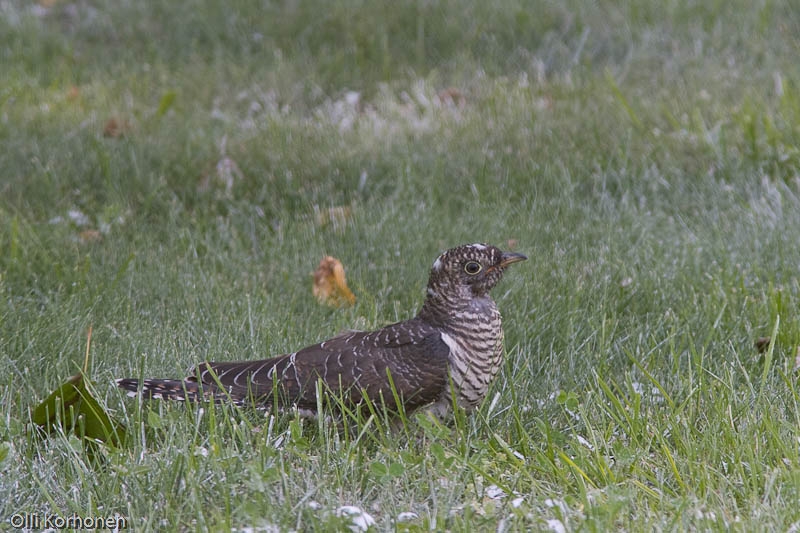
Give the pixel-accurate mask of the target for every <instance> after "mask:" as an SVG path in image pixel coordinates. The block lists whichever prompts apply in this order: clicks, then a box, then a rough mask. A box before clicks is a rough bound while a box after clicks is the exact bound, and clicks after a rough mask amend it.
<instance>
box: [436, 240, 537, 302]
mask: <svg viewBox="0 0 800 533" xmlns="http://www.w3.org/2000/svg"><path fill="white" fill-rule="evenodd" d="M526 259H527V257H525V256H524V255H522V254H518V253H514V252H504V251H502V250H500V249H499V248H497V247H495V246H491V245H488V244H465V245H463V246H459V247H457V248H451V249H450V250H447V251H446V252H444V253H442V255H440V256H439V257H438V258H437V259H436V261H434V263H433V267H432V268H431V275H430V278H429V280H428V294H427V296H428V298H440V299H445V300H451V299H453V300H455V299H458V300H465V299H466V300H469V299H472V298H476V297H482V296H486V295H487V294H488V293H489V291H490V290H492V289H493V288H494V286H495V285H497V283H498V282H499V281H500V280H501V279H502V278H503V271H504V270H505V268H506V267H507V266H509V265H511V264H513V263H517V262H519V261H525V260H526Z"/></svg>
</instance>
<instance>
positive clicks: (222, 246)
mask: <svg viewBox="0 0 800 533" xmlns="http://www.w3.org/2000/svg"><path fill="white" fill-rule="evenodd" d="M798 36H800V15H799V14H798V10H797V8H796V6H795V5H794V4H793V3H792V2H787V1H784V2H781V1H762V2H741V1H731V2H704V3H693V2H679V1H675V2H595V3H593V4H591V5H586V4H585V3H583V2H562V3H553V2H538V1H537V2H513V1H503V2H497V3H485V2H477V1H475V2H470V1H468V2H458V3H456V2H421V1H420V2H397V3H393V4H385V3H367V2H357V1H335V2H316V1H297V2H266V3H249V4H247V5H244V6H242V5H239V6H235V7H234V6H231V5H229V4H226V3H220V2H215V1H211V0H208V1H205V2H147V3H140V2H102V1H97V2H76V3H68V2H41V3H28V2H16V1H9V2H4V3H2V4H0V62H2V70H3V78H4V81H3V83H2V84H0V143H2V150H0V169H2V175H0V220H2V224H0V250H2V251H3V253H2V254H0V292H2V296H3V297H2V299H0V302H1V303H0V317H1V318H0V320H2V322H0V370H2V375H3V376H5V377H4V378H3V381H4V382H5V384H6V386H5V387H4V391H3V393H2V403H3V405H4V406H6V414H5V416H4V417H3V421H2V422H1V423H0V435H2V437H3V441H4V444H3V446H4V448H3V450H5V453H4V454H3V455H4V458H3V459H2V461H3V462H4V468H6V470H7V472H8V475H7V476H5V477H4V478H3V482H2V483H0V486H2V491H3V493H4V496H7V497H5V498H3V500H4V501H6V502H7V503H5V504H0V505H3V507H2V511H3V512H2V513H0V514H2V515H3V516H7V515H10V514H12V513H13V512H16V511H19V510H23V511H25V510H27V511H30V512H33V511H42V512H44V511H49V512H62V513H66V512H67V511H73V510H75V511H79V512H83V513H90V512H99V511H104V510H112V511H114V512H120V513H121V514H124V515H126V516H129V517H131V519H132V520H133V523H134V524H135V525H136V526H138V527H140V528H142V529H148V528H160V527H171V528H181V529H206V528H210V529H219V528H222V527H231V528H240V527H245V526H248V525H253V524H256V525H259V524H260V525H263V526H265V527H266V526H267V525H275V526H276V527H278V528H279V529H287V528H295V529H306V528H315V527H316V528H335V527H340V526H341V523H340V522H337V520H339V519H338V518H336V515H335V509H337V508H338V507H339V506H341V505H344V504H353V505H357V506H359V507H361V508H362V509H364V510H366V511H368V512H370V513H372V514H373V515H375V517H376V519H377V521H378V524H377V526H378V527H379V528H380V529H390V528H392V527H397V528H398V529H403V528H405V529H411V530H414V528H417V529H429V528H432V529H442V528H447V529H454V530H460V529H473V528H479V529H482V528H491V529H496V528H513V529H527V528H548V527H557V526H556V525H555V524H554V523H553V522H551V521H552V520H558V521H560V522H561V523H562V525H565V527H567V528H568V529H572V528H579V527H587V528H594V529H606V528H608V527H622V528H623V529H638V528H641V527H647V528H650V527H658V528H670V529H683V528H689V529H694V528H704V529H706V528H707V529H727V528H729V527H741V528H743V529H751V528H760V527H776V528H781V529H786V528H790V527H796V526H793V524H797V523H798V520H800V511H798V510H797V509H796V507H797V506H796V501H797V491H798V487H800V483H799V481H800V476H798V473H800V469H798V458H797V446H796V445H797V438H798V436H800V435H798V431H797V423H798V409H797V393H796V390H795V386H796V376H795V371H794V366H795V355H796V350H797V346H798V344H800V330H799V329H798V322H797V319H796V318H795V316H794V315H795V309H796V308H797V303H798V276H797V267H798V264H799V263H800V260H799V259H798V258H800V253H799V252H800V239H798V235H800V233H798V230H800V209H798V208H799V207H800V206H798V203H799V201H798V168H799V167H800V150H799V149H798V146H800V142H798V140H799V139H800V127H798V124H800V95H799V93H798V83H799V82H800V71H798V63H797V57H798V51H800V50H799V49H800V37H798ZM474 241H487V242H492V243H495V244H498V245H500V246H505V247H508V246H515V247H516V249H517V250H519V251H521V252H524V253H526V254H527V255H529V257H530V260H529V261H528V262H527V263H525V264H522V265H519V268H515V269H514V270H513V271H511V272H509V275H508V276H507V279H506V280H505V281H504V282H503V285H501V286H500V287H499V288H498V289H497V291H496V298H497V300H498V302H499V304H500V307H501V309H502V310H503V312H504V316H505V317H506V322H505V323H506V339H507V352H508V364H507V366H506V369H505V372H504V373H503V375H502V376H501V378H500V379H499V381H498V383H497V384H496V386H495V388H494V389H493V391H492V395H494V394H495V393H496V394H498V395H499V396H498V397H497V400H496V402H495V403H494V406H493V407H490V406H488V405H487V406H484V409H483V410H482V412H481V414H480V415H478V416H474V417H472V418H471V419H469V420H468V421H466V422H465V425H461V426H457V427H456V428H455V429H454V430H453V432H452V433H444V434H439V433H437V432H436V431H435V430H433V429H430V428H427V429H425V432H424V434H425V439H429V440H430V441H432V443H431V442H429V440H425V442H424V443H422V444H420V443H417V442H404V443H397V442H395V441H396V440H397V439H392V438H388V439H386V440H380V439H378V440H377V442H373V443H372V444H371V445H370V446H362V443H361V442H357V443H356V444H353V443H350V444H348V443H347V442H344V443H343V442H342V441H341V440H339V437H338V436H337V435H335V434H333V433H326V432H324V431H321V432H316V431H315V430H316V425H315V424H310V425H301V424H298V423H296V422H295V421H293V420H292V419H291V417H284V418H279V419H277V420H276V421H273V422H274V425H272V424H268V423H267V422H265V421H264V420H263V419H262V418H259V417H258V416H256V415H248V414H243V413H239V412H238V411H230V412H229V411H224V418H225V419H226V420H227V419H228V418H230V417H233V419H234V421H233V422H225V423H223V424H219V423H213V422H212V421H207V420H206V419H203V418H202V417H200V418H199V419H195V418H194V415H193V414H192V413H189V414H186V415H184V414H183V410H182V409H181V408H180V406H179V407H178V409H165V408H164V407H163V406H155V407H154V408H153V409H152V410H151V409H150V408H144V409H143V410H140V409H139V407H138V404H136V403H135V402H123V401H122V400H121V398H120V395H119V393H118V392H117V391H116V390H114V389H113V388H112V386H111V383H112V379H113V378H115V377H121V376H127V375H131V376H138V375H148V376H149V375H179V373H181V372H183V371H184V370H185V368H186V367H188V366H189V365H191V364H192V363H194V362H197V361H200V360H203V359H207V358H214V359H240V358H255V357H263V356H266V355H270V354H277V353H285V352H287V351H292V350H294V349H296V348H298V347H300V346H302V345H304V344H308V343H312V342H316V341H318V340H320V339H322V338H324V337H327V336H330V335H331V334H334V333H336V332H337V331H340V330H342V329H345V328H348V327H358V328H372V327H378V326H380V325H383V324H385V323H388V322H391V321H395V320H400V319H404V318H408V317H410V316H412V315H413V313H414V312H415V310H416V309H417V308H418V306H419V304H420V302H421V298H422V289H423V287H424V284H425V281H426V276H427V272H428V268H429V266H430V264H431V262H432V261H433V259H434V258H435V257H436V255H437V254H438V253H439V252H440V251H441V250H442V249H444V248H447V247H450V246H453V245H456V244H460V243H463V242H474ZM325 254H332V255H335V256H337V257H339V258H340V259H341V260H342V261H343V263H344V265H345V268H346V270H347V275H348V280H349V282H350V285H351V287H352V288H353V290H354V292H355V293H356V296H357V298H358V300H357V303H356V305H355V306H354V307H353V308H350V309H345V310H341V311H335V310H330V309H327V308H323V307H321V306H319V305H318V304H317V303H316V302H315V301H314V299H313V297H312V296H311V290H310V275H309V274H310V272H311V271H312V270H313V268H314V267H315V266H316V264H317V262H318V261H319V259H320V258H321V257H322V256H323V255H325ZM778 317H780V327H779V329H778V335H777V338H776V348H775V354H774V358H764V357H763V356H761V357H759V355H758V354H757V353H756V352H755V349H754V348H753V341H754V340H755V339H756V338H758V337H761V336H767V335H770V334H771V333H772V330H773V326H774V324H775V323H776V321H777V320H778ZM89 324H93V325H94V328H95V334H94V341H93V346H94V348H93V367H92V373H91V375H92V377H93V379H94V383H95V387H96V389H97V392H98V395H99V396H100V398H101V400H102V402H103V403H104V405H107V406H108V407H109V408H110V409H111V410H112V411H113V412H114V413H116V414H117V415H118V416H120V417H122V418H124V419H125V420H126V421H127V423H128V424H129V425H131V426H132V427H134V428H135V429H136V430H135V431H133V432H132V433H134V434H139V433H141V436H140V437H137V439H136V440H135V442H134V443H133V444H131V446H130V447H129V448H126V449H124V450H121V451H120V452H119V453H118V454H111V455H110V456H109V458H108V461H109V462H110V464H111V467H109V469H108V470H107V471H103V472H99V473H98V472H96V471H94V470H92V468H91V466H90V465H87V464H86V463H84V462H83V459H82V458H81V455H80V453H78V452H79V450H78V451H76V450H74V449H73V448H74V446H75V443H74V442H73V441H71V440H69V438H67V437H64V438H63V439H54V440H52V441H48V442H46V443H44V444H42V443H35V444H30V443H28V442H27V441H26V439H25V434H26V433H25V430H24V424H25V423H26V422H27V420H28V416H29V415H28V409H29V408H30V407H31V406H32V405H35V403H36V402H38V401H40V400H41V399H42V398H44V397H45V396H46V395H47V394H48V393H49V392H50V391H51V390H52V389H53V388H55V387H56V386H57V385H58V384H59V383H61V382H62V381H63V380H64V379H65V378H66V377H67V376H69V375H71V374H73V373H75V371H76V369H77V368H78V366H79V365H80V363H81V362H82V360H83V349H84V347H83V343H84V342H85V332H86V330H87V328H88V326H89ZM762 376H763V378H762ZM204 420H205V421H204ZM236 420H240V421H241V424H239V425H237V424H238V422H236ZM143 424H144V425H145V426H147V427H148V428H150V429H152V427H153V425H155V426H156V427H157V428H158V427H160V428H161V429H156V435H155V440H154V441H151V440H150V439H151V437H148V438H145V436H144V434H145V433H144V432H140V431H139V428H141V427H143V426H142V425H143ZM159 424H161V425H160V426H159ZM267 426H268V427H269V431H267ZM187 435H191V438H188V437H187ZM278 435H283V436H282V437H276V436H278ZM579 437H580V438H579ZM277 438H280V439H282V440H281V442H280V446H273V445H274V444H275V442H274V439H277ZM581 439H583V440H581ZM412 441H413V439H412ZM586 443H588V445H587V444H586ZM71 450H72V451H71ZM198 450H200V451H201V452H202V450H205V453H207V454H208V453H211V456H210V457H211V458H215V462H212V461H210V459H204V457H207V455H203V453H201V452H198ZM209 450H210V452H209ZM508 450H512V451H517V452H518V453H520V454H521V455H522V456H524V458H525V459H524V460H520V459H519V458H517V457H516V456H515V455H514V454H513V453H511V454H510V455H509V454H508V453H506V452H508ZM198 453H199V455H198ZM375 464H379V465H387V466H386V469H385V470H382V469H381V467H380V466H372V465H375ZM394 464H396V465H399V466H397V467H394V470H393V471H392V472H394V473H393V474H391V475H390V474H389V466H391V465H394ZM299 471H303V472H304V479H303V480H300V479H298V478H297V476H298V474H297V472H299ZM448 480H455V481H453V482H448ZM491 484H494V485H496V486H499V487H501V488H502V489H503V490H504V491H505V493H506V494H507V497H505V498H493V497H490V496H487V494H489V493H487V491H486V487H488V486H489V485H491ZM70 487H79V488H80V491H79V492H80V494H77V493H75V492H74V491H73V489H72V488H70ZM387 487H389V489H390V490H387ZM514 493H516V495H515V494H514ZM515 496H516V497H522V498H523V502H522V503H520V504H519V505H517V506H515V505H512V504H511V501H512V500H514V499H515ZM312 500H313V501H314V502H317V504H318V505H319V506H320V507H319V508H316V507H314V506H312V507H308V506H307V503H308V502H309V501H312ZM547 502H550V503H547ZM553 502H556V503H553ZM264 509H268V511H264ZM403 511H413V512H415V513H417V515H418V518H417V519H414V520H412V521H410V522H409V523H407V524H405V523H404V524H405V525H402V526H400V525H397V523H396V519H397V517H398V515H399V513H400V512H403ZM160 521H164V522H160ZM342 523H344V522H342ZM737 524H738V525H737Z"/></svg>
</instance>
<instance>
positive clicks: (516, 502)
mask: <svg viewBox="0 0 800 533" xmlns="http://www.w3.org/2000/svg"><path fill="white" fill-rule="evenodd" d="M523 503H525V498H523V497H522V496H519V497H518V498H514V499H513V500H511V507H513V508H514V509H519V507H520V506H521V505H522V504H523Z"/></svg>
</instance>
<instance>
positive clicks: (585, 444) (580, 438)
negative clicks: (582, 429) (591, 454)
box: [575, 435, 594, 451]
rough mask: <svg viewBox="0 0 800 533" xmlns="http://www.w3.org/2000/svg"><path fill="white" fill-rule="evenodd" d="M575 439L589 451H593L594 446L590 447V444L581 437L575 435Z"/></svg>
mask: <svg viewBox="0 0 800 533" xmlns="http://www.w3.org/2000/svg"><path fill="white" fill-rule="evenodd" d="M575 438H576V439H578V442H580V443H581V444H583V445H584V446H586V447H587V448H589V449H590V450H592V451H594V446H592V443H591V442H589V441H588V440H586V439H585V438H584V437H583V436H581V435H575Z"/></svg>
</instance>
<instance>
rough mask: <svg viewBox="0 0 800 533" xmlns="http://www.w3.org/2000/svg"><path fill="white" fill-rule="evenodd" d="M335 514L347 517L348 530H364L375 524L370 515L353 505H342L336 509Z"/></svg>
mask: <svg viewBox="0 0 800 533" xmlns="http://www.w3.org/2000/svg"><path fill="white" fill-rule="evenodd" d="M336 516H340V517H342V518H348V519H349V520H350V526H349V527H350V531H353V532H358V531H366V530H368V529H369V528H370V527H372V526H374V525H375V519H374V518H372V515H370V514H369V513H367V512H365V511H364V510H362V509H361V508H359V507H356V506H355V505H344V506H342V507H339V508H338V509H336Z"/></svg>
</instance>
